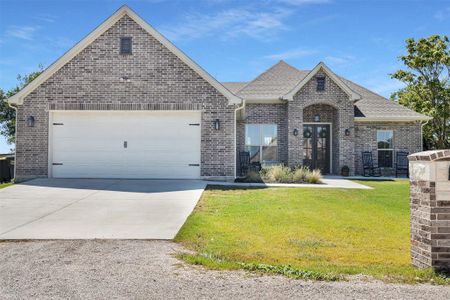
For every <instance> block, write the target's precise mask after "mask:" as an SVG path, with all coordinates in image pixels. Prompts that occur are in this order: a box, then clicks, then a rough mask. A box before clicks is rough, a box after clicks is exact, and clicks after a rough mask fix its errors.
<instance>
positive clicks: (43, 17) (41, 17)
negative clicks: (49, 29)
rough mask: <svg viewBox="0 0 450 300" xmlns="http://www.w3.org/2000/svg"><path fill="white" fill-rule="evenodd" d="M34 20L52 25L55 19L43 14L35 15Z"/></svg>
mask: <svg viewBox="0 0 450 300" xmlns="http://www.w3.org/2000/svg"><path fill="white" fill-rule="evenodd" d="M34 19H35V20H38V21H42V22H47V23H54V22H55V21H56V19H57V17H56V16H53V15H48V14H44V15H37V16H35V17H34Z"/></svg>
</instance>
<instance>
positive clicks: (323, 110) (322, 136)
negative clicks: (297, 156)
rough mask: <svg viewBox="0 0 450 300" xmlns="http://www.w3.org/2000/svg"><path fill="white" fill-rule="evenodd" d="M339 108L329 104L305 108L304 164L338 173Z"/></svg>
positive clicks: (327, 171)
mask: <svg viewBox="0 0 450 300" xmlns="http://www.w3.org/2000/svg"><path fill="white" fill-rule="evenodd" d="M338 118H339V114H338V110H337V109H336V108H334V107H333V106H331V105H328V104H313V105H310V106H307V107H305V108H304V109H303V145H302V146H303V165H305V166H307V167H309V168H311V169H320V170H321V171H322V173H323V174H337V173H338V172H337V170H338V165H339V140H338V132H339V129H338V124H339V120H338Z"/></svg>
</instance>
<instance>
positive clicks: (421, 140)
mask: <svg viewBox="0 0 450 300" xmlns="http://www.w3.org/2000/svg"><path fill="white" fill-rule="evenodd" d="M430 120H431V119H430ZM430 120H427V121H425V123H422V124H421V125H420V151H423V127H424V126H425V125H427V124H428V122H430Z"/></svg>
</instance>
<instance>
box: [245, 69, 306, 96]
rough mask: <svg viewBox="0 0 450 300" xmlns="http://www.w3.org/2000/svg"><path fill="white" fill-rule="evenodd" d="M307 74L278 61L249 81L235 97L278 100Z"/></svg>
mask: <svg viewBox="0 0 450 300" xmlns="http://www.w3.org/2000/svg"><path fill="white" fill-rule="evenodd" d="M307 74H308V71H300V70H298V69H296V68H294V67H293V66H290V65H288V64H287V63H285V62H284V61H280V62H278V63H277V64H275V65H273V66H272V67H271V68H270V69H268V70H267V71H265V72H264V73H262V74H261V75H259V76H258V77H256V78H255V79H254V80H252V81H250V82H249V83H248V84H247V85H246V86H244V87H243V88H242V89H240V90H239V91H238V92H237V95H238V96H239V97H241V98H244V99H248V100H264V99H278V98H279V97H281V96H283V95H284V94H286V93H287V92H289V91H290V90H291V89H292V88H293V87H294V86H295V85H296V84H297V83H298V82H299V79H301V78H303V77H305V76H306V75H307Z"/></svg>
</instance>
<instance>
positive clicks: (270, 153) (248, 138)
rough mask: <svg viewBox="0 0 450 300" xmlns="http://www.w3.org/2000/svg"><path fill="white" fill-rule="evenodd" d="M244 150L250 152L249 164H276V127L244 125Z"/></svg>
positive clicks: (271, 125) (270, 125) (269, 125)
mask: <svg viewBox="0 0 450 300" xmlns="http://www.w3.org/2000/svg"><path fill="white" fill-rule="evenodd" d="M245 149H246V151H248V152H250V162H261V163H272V162H276V161H277V160H278V149H277V125H273V124H267V125H266V124H264V125H259V124H247V125H245Z"/></svg>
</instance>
